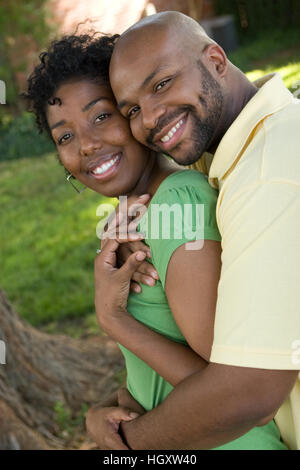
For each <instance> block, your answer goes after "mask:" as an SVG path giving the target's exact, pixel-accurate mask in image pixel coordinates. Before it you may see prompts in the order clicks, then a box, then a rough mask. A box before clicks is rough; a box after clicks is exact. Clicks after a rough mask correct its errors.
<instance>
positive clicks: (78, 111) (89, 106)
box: [47, 79, 149, 197]
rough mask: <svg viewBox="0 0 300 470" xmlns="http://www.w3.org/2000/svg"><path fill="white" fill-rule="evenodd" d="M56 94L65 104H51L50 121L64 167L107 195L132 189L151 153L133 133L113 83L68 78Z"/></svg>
mask: <svg viewBox="0 0 300 470" xmlns="http://www.w3.org/2000/svg"><path fill="white" fill-rule="evenodd" d="M55 97H57V98H59V99H60V103H61V104H54V105H48V107H47V119H48V124H49V127H50V129H51V133H52V136H53V139H54V141H55V143H56V146H57V150H58V153H59V157H60V160H61V162H62V164H63V165H64V167H65V168H66V169H67V170H69V172H70V173H72V175H73V176H74V177H75V178H76V179H77V180H79V181H80V182H81V183H83V184H84V185H85V186H88V187H89V188H91V189H93V190H94V191H97V192H98V193H101V194H103V195H105V196H110V197H115V196H119V195H126V194H129V193H130V192H131V191H133V190H134V188H135V186H136V185H137V183H138V181H139V179H140V178H141V176H142V175H143V172H144V169H145V167H146V164H147V162H148V158H149V156H148V155H149V152H148V151H147V150H146V149H145V148H144V147H143V146H142V145H140V144H139V143H138V142H136V140H134V138H133V137H132V135H131V132H130V129H129V125H128V122H127V120H126V119H124V118H123V117H122V116H121V114H120V113H119V111H118V109H117V107H116V103H115V100H114V97H113V94H112V92H111V89H110V87H109V86H107V85H99V84H96V83H94V82H92V81H89V80H85V79H83V80H76V81H68V82H65V83H64V84H62V85H61V86H60V87H59V88H58V90H57V91H56V92H55ZM56 103H57V101H56Z"/></svg>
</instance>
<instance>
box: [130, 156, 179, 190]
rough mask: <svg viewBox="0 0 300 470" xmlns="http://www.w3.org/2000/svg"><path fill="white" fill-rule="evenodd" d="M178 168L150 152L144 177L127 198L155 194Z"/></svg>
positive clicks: (164, 158) (169, 161)
mask: <svg viewBox="0 0 300 470" xmlns="http://www.w3.org/2000/svg"><path fill="white" fill-rule="evenodd" d="M178 169H179V168H178V167H177V166H176V165H175V164H174V163H173V162H172V161H171V160H168V159H167V158H166V157H164V156H162V155H160V154H157V153H155V152H152V151H150V152H149V159H148V161H147V164H146V166H145V168H144V171H143V175H142V177H141V178H140V180H139V182H138V184H137V185H136V186H135V188H134V189H133V191H131V192H130V194H128V195H127V196H132V195H136V196H141V195H142V194H150V196H151V197H153V195H154V194H155V192H156V191H157V189H158V187H159V186H160V184H161V183H162V182H163V180H164V179H165V178H167V177H168V176H169V175H170V174H171V173H174V172H175V171H178Z"/></svg>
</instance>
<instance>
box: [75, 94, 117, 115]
mask: <svg viewBox="0 0 300 470" xmlns="http://www.w3.org/2000/svg"><path fill="white" fill-rule="evenodd" d="M101 100H107V101H111V99H109V98H107V96H99V98H96V99H95V100H92V101H90V102H89V103H88V104H86V105H85V106H84V107H83V108H82V110H81V111H82V112H83V113H84V112H85V111H88V110H89V109H90V108H92V107H93V106H94V105H95V104H96V103H98V101H101Z"/></svg>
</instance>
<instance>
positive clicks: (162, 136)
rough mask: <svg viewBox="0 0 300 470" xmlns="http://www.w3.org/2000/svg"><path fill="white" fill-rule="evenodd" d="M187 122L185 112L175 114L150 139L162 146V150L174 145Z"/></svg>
mask: <svg viewBox="0 0 300 470" xmlns="http://www.w3.org/2000/svg"><path fill="white" fill-rule="evenodd" d="M186 122H187V113H186V112H185V113H182V114H181V115H180V116H177V117H176V119H174V120H173V121H172V122H171V123H170V124H168V125H166V126H164V127H163V129H162V131H160V132H159V133H158V134H156V136H155V137H154V139H152V142H153V144H155V145H156V146H159V147H161V148H163V149H164V150H169V149H171V148H173V147H174V146H176V145H177V144H178V142H179V140H180V138H181V137H182V135H183V132H184V130H185V128H186Z"/></svg>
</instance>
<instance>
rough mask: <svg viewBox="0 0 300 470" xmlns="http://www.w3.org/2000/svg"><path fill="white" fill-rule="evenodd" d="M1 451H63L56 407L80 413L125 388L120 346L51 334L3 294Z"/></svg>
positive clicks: (0, 313)
mask: <svg viewBox="0 0 300 470" xmlns="http://www.w3.org/2000/svg"><path fill="white" fill-rule="evenodd" d="M0 340H2V341H4V342H5V346H6V363H5V364H0V449H49V448H63V443H62V441H61V440H60V439H59V438H58V437H57V434H58V426H57V423H56V422H55V405H56V404H57V402H62V403H63V404H64V405H65V406H66V407H68V408H69V409H71V410H72V411H74V413H76V412H79V411H80V410H81V409H82V405H83V404H86V405H88V406H90V405H91V404H94V403H96V402H98V401H102V399H104V398H105V397H106V396H107V395H109V394H110V393H111V392H112V391H113V390H115V389H116V388H117V387H118V385H119V383H118V380H117V378H116V374H117V372H119V371H120V370H121V369H122V368H123V367H124V364H123V359H122V356H121V354H120V352H119V350H118V348H117V346H116V344H115V343H114V342H113V341H112V340H110V339H109V338H107V337H105V336H99V337H97V338H96V339H95V341H93V342H90V341H86V340H75V339H73V338H69V337H66V336H54V335H48V334H45V333H42V332H40V331H38V330H37V329H35V328H33V327H31V326H30V325H28V324H27V323H26V322H24V321H23V320H22V319H21V318H20V317H19V316H18V315H17V313H16V312H15V311H14V309H13V308H12V306H11V305H10V303H9V301H8V299H7V297H6V295H5V294H4V292H3V291H2V290H1V289H0Z"/></svg>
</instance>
